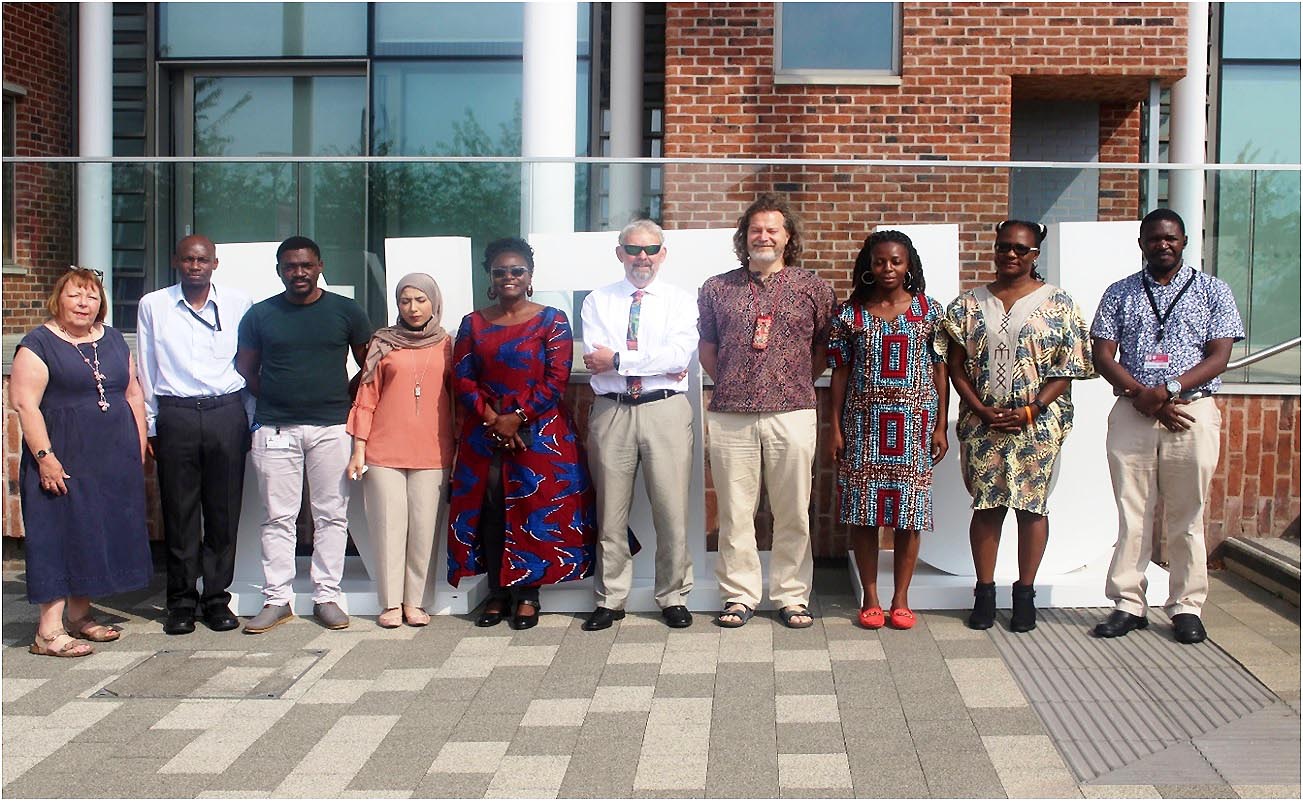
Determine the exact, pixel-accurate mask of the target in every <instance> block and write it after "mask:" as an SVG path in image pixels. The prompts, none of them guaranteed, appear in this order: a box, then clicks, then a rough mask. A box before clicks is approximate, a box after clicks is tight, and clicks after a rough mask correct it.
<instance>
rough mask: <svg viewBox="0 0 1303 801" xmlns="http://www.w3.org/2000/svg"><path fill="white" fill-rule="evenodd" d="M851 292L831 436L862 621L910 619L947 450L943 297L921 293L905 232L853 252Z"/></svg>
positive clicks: (836, 338) (835, 326) (877, 624)
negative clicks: (889, 586) (885, 573)
mask: <svg viewBox="0 0 1303 801" xmlns="http://www.w3.org/2000/svg"><path fill="white" fill-rule="evenodd" d="M853 278H854V281H855V290H854V291H853V292H852V293H851V297H850V299H849V300H847V301H846V303H844V304H842V306H841V308H840V309H839V310H838V312H837V315H836V316H835V317H834V318H833V322H832V330H831V332H830V335H829V339H828V363H829V365H830V366H831V367H832V368H833V373H832V387H831V389H832V392H831V394H832V407H833V409H836V410H838V412H839V413H838V414H836V415H834V416H833V418H832V432H831V436H830V438H829V443H830V446H831V455H832V458H833V460H834V461H835V462H836V463H837V487H838V489H839V490H840V496H841V511H840V515H841V521H842V522H843V523H846V524H848V525H849V526H850V529H851V543H852V545H853V547H854V549H855V566H856V568H857V569H858V571H859V574H860V583H861V584H862V585H863V587H864V599H863V603H862V604H861V605H860V624H861V625H863V626H864V627H865V628H870V629H879V628H882V627H883V625H885V624H887V623H888V622H889V623H890V624H891V626H892V627H893V628H898V629H908V628H913V626H914V613H913V612H911V611H910V609H909V582H910V579H912V578H913V576H914V563H915V562H916V561H917V560H918V543H919V531H924V530H926V531H930V530H931V529H932V465H934V464H935V463H937V462H938V461H940V460H941V457H943V456H945V454H946V449H947V443H946V413H945V409H946V404H947V400H948V399H947V391H946V362H945V356H944V354H945V350H944V348H945V345H946V343H947V341H948V340H947V339H946V337H945V335H944V334H943V333H942V332H941V329H940V326H939V322H940V319H941V311H942V307H941V304H939V303H937V302H936V301H935V300H933V299H932V298H930V297H928V296H927V295H925V294H923V289H924V281H923V264H922V262H921V261H920V260H919V256H918V251H916V250H915V249H914V244H913V243H912V242H910V239H909V237H908V236H906V235H904V234H903V233H901V232H899V231H877V232H875V233H873V234H872V235H870V236H869V238H868V239H866V240H865V241H864V247H863V249H861V250H860V253H859V255H858V256H857V257H856V258H855V271H854V274H853ZM880 526H887V527H890V528H893V529H895V543H894V545H895V549H894V551H893V552H892V553H893V564H894V573H893V575H894V578H895V582H896V587H895V594H894V595H892V598H891V607H890V609H891V614H890V616H887V615H884V614H883V611H882V604H881V602H880V601H879V600H878V528H879V527H880Z"/></svg>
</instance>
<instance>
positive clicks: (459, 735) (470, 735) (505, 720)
mask: <svg viewBox="0 0 1303 801" xmlns="http://www.w3.org/2000/svg"><path fill="white" fill-rule="evenodd" d="M523 717H524V715H522V714H515V713H505V714H496V715H474V716H471V715H467V716H465V717H463V718H462V719H461V720H460V721H458V723H457V726H456V727H455V728H454V729H453V730H452V731H451V732H450V733H449V734H448V739H449V740H450V741H456V742H468V741H469V742H503V743H509V742H511V738H512V737H514V736H515V734H516V729H518V728H520V721H521V719H522V718H523Z"/></svg>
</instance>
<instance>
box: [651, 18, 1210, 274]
mask: <svg viewBox="0 0 1303 801" xmlns="http://www.w3.org/2000/svg"><path fill="white" fill-rule="evenodd" d="M774 13H775V12H774V6H773V5H772V4H751V3H747V4H741V3H670V4H668V6H667V9H666V56H665V76H666V78H665V80H666V86H665V154H666V155H667V156H670V157H715V158H718V157H739V158H874V159H888V158H897V159H938V160H1003V159H1007V158H1008V157H1009V130H1010V106H1011V102H1012V98H1013V96H1014V95H1015V94H1017V95H1018V96H1019V97H1020V98H1023V97H1026V98H1035V97H1055V98H1073V99H1083V100H1094V101H1099V102H1101V125H1100V143H1101V159H1103V160H1120V161H1137V160H1138V158H1139V142H1140V133H1141V131H1140V105H1139V103H1140V101H1141V100H1142V99H1143V98H1144V97H1145V94H1146V91H1147V90H1146V87H1147V82H1148V80H1149V79H1150V78H1152V77H1158V78H1160V79H1162V80H1163V81H1164V82H1168V83H1170V82H1171V81H1172V80H1174V79H1175V78H1177V77H1179V75H1180V73H1181V70H1182V65H1183V58H1184V52H1183V51H1184V44H1185V19H1186V8H1185V5H1184V4H1182V3H1079V4H1072V5H1065V4H1058V3H1017V4H1014V3H991V4H978V3H963V4H948V3H926V4H923V3H906V4H905V5H904V13H903V23H902V42H901V82H900V85H899V86H849V85H838V86H824V85H776V84H775V83H774V81H773V45H774V36H773V25H774ZM1102 178H1103V180H1101V185H1100V188H1101V202H1100V214H1101V218H1102V219H1118V218H1134V217H1135V215H1136V212H1137V210H1138V207H1139V194H1138V182H1137V181H1136V180H1135V179H1134V178H1133V177H1132V178H1129V179H1128V178H1127V177H1126V176H1122V175H1113V174H1106V175H1105V176H1102ZM772 189H778V190H779V191H782V192H784V193H785V194H786V195H788V197H789V198H790V199H791V201H792V202H793V204H794V207H795V210H796V212H797V214H798V215H800V216H801V218H802V221H803V223H804V228H803V234H804V236H805V238H806V242H807V245H806V252H805V255H804V256H803V263H804V264H805V265H806V266H810V267H813V268H815V269H817V270H818V271H819V272H820V273H821V274H823V275H824V277H825V278H827V279H829V280H830V281H832V282H833V284H834V286H836V287H838V288H839V290H840V291H842V292H843V293H844V292H845V291H846V290H848V289H849V272H850V265H851V262H852V261H853V259H854V254H855V252H856V251H857V250H858V247H859V245H860V243H861V242H862V241H863V237H864V235H865V232H866V231H867V229H868V228H869V227H871V226H873V225H874V224H875V222H876V221H878V220H891V221H893V222H897V223H901V224H906V223H933V222H949V223H958V224H959V225H960V240H961V259H962V267H961V281H962V282H963V284H964V285H965V286H968V285H971V284H973V283H976V282H977V281H978V280H979V278H978V276H979V274H982V273H985V272H986V271H987V267H988V265H987V257H986V253H985V251H986V246H987V239H988V237H989V232H990V229H991V226H992V225H993V224H994V223H996V222H998V221H999V220H1000V219H1002V218H1003V217H1004V215H1005V213H1006V211H1007V208H1008V179H1007V174H1006V172H1005V171H1004V170H1002V169H991V170H980V169H967V170H954V169H950V170H943V169H937V170H935V171H926V170H920V169H917V168H915V169H900V168H854V169H847V168H832V167H829V168H806V169H803V170H793V169H776V168H765V169H751V168H732V167H730V168H724V169H713V168H712V169H711V170H710V171H706V170H704V169H702V168H697V167H674V168H668V169H667V170H666V177H665V195H664V219H665V223H666V224H667V225H670V226H673V227H678V228H696V227H705V226H721V225H732V224H734V223H736V220H737V215H738V214H739V213H740V211H741V210H742V209H743V208H744V207H745V206H746V203H747V202H748V201H749V200H750V199H751V198H752V197H753V196H754V195H755V194H756V193H757V192H759V191H763V190H772Z"/></svg>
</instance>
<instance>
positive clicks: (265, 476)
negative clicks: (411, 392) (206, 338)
mask: <svg viewBox="0 0 1303 801" xmlns="http://www.w3.org/2000/svg"><path fill="white" fill-rule="evenodd" d="M324 266H325V265H324V264H323V263H322V260H321V249H320V248H319V247H317V243H316V242H313V241H312V240H311V239H308V238H307V237H302V236H292V237H290V238H289V239H286V240H285V241H284V242H282V243H281V245H280V247H279V248H277V250H276V272H277V274H278V275H279V276H280V279H281V282H282V283H284V284H285V292H284V293H282V294H280V295H275V296H273V297H270V298H267V299H266V300H264V301H262V302H260V303H255V304H254V305H253V308H251V309H249V311H248V313H247V314H245V316H244V319H243V320H242V321H241V322H240V339H239V350H238V352H237V353H236V356H235V366H236V369H237V370H239V372H240V375H242V376H244V378H245V381H246V382H248V387H249V390H250V392H252V393H253V395H254V396H255V397H257V399H258V404H257V408H256V410H255V412H254V432H253V466H254V471H255V472H256V473H257V475H258V489H259V491H260V492H261V494H262V500H263V503H264V504H265V505H266V507H267V517H266V519H265V520H264V521H263V524H262V570H263V578H264V583H263V590H262V591H263V595H264V596H266V605H265V606H263V608H262V611H261V612H259V613H258V614H257V615H255V616H254V617H253V618H252V619H250V620H249V622H248V623H246V624H245V627H244V631H245V633H246V634H261V633H263V632H264V631H267V630H269V629H271V628H273V627H275V626H277V625H279V624H280V623H283V622H285V621H286V620H289V619H290V618H291V617H293V616H294V615H293V612H292V611H291V609H290V601H291V599H292V598H293V594H294V593H293V590H292V588H291V585H292V584H293V582H294V574H295V563H294V548H295V545H296V541H297V531H296V529H295V521H296V519H297V518H298V514H299V509H300V507H301V505H302V500H303V498H302V494H303V479H304V476H305V475H306V476H307V480H308V486H309V494H310V497H309V499H308V500H309V502H310V504H311V506H312V521H313V524H314V535H313V551H312V584H313V589H312V603H313V606H312V614H313V615H314V616H315V617H316V618H317V620H319V621H320V622H321V623H322V624H323V625H324V626H326V627H327V628H331V629H342V628H347V626H348V615H347V614H345V613H344V611H343V610H342V609H340V608H339V604H338V603H337V599H338V598H339V583H340V579H341V578H342V577H343V573H344V547H345V545H346V543H347V540H348V484H347V478H346V477H345V470H346V468H347V466H348V459H349V456H350V455H351V452H352V445H351V442H350V439H349V436H348V433H347V432H346V431H345V430H344V424H345V422H346V421H347V420H348V411H349V406H350V405H351V403H350V401H349V394H348V371H347V361H348V351H349V350H350V349H351V350H352V351H353V358H354V359H356V360H357V363H358V364H359V365H361V364H362V362H363V360H364V357H365V356H366V344H367V341H368V340H369V339H370V338H371V323H370V321H368V320H367V317H366V313H365V312H363V311H362V307H361V306H359V305H358V304H357V302H356V301H354V300H352V299H350V298H346V297H343V296H342V295H336V294H334V293H332V292H326V291H324V290H322V289H321V287H319V286H317V279H318V278H320V277H321V271H322V268H323V267H324Z"/></svg>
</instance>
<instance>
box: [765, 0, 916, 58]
mask: <svg viewBox="0 0 1303 801" xmlns="http://www.w3.org/2000/svg"><path fill="white" fill-rule="evenodd" d="M893 5H894V4H893V3H782V4H781V5H780V6H779V8H780V9H781V11H780V13H781V14H782V19H781V22H780V25H781V40H782V52H781V61H780V66H779V68H780V69H783V70H796V69H824V70H875V71H880V72H889V71H890V70H891V68H892V63H891V62H892V57H893V55H894V52H895V31H894V29H893V25H892V14H893V11H894V9H893Z"/></svg>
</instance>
